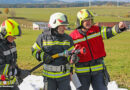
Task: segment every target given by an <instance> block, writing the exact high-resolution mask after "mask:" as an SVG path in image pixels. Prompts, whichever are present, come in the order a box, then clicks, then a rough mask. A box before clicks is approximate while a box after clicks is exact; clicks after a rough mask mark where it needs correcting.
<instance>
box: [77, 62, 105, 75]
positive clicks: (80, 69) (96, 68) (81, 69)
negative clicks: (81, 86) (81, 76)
mask: <svg viewBox="0 0 130 90" xmlns="http://www.w3.org/2000/svg"><path fill="white" fill-rule="evenodd" d="M100 70H103V64H99V65H95V66H90V67H76V70H75V71H76V73H86V72H90V71H92V72H94V71H100Z"/></svg>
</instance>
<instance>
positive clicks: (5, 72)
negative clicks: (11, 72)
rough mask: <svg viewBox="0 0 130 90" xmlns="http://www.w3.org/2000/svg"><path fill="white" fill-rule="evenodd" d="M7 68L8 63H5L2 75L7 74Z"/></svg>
mask: <svg viewBox="0 0 130 90" xmlns="http://www.w3.org/2000/svg"><path fill="white" fill-rule="evenodd" d="M8 68H9V64H6V65H5V68H4V71H3V74H4V75H7V72H8Z"/></svg>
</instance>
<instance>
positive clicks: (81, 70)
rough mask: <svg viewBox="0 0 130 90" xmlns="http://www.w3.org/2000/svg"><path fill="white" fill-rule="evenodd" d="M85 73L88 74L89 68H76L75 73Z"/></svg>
mask: <svg viewBox="0 0 130 90" xmlns="http://www.w3.org/2000/svg"><path fill="white" fill-rule="evenodd" d="M85 72H90V67H81V68H77V67H76V73H85Z"/></svg>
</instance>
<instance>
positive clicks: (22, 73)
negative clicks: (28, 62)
mask: <svg viewBox="0 0 130 90" xmlns="http://www.w3.org/2000/svg"><path fill="white" fill-rule="evenodd" d="M30 74H31V73H30V72H29V70H22V69H19V72H18V74H17V79H18V82H19V84H20V83H22V81H23V79H24V78H25V77H27V76H28V75H30Z"/></svg>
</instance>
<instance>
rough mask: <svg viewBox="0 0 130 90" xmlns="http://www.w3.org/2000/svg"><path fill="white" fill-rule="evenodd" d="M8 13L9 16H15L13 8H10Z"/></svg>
mask: <svg viewBox="0 0 130 90" xmlns="http://www.w3.org/2000/svg"><path fill="white" fill-rule="evenodd" d="M9 14H10V16H11V17H15V16H16V12H15V10H14V9H11V10H10V12H9Z"/></svg>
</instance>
